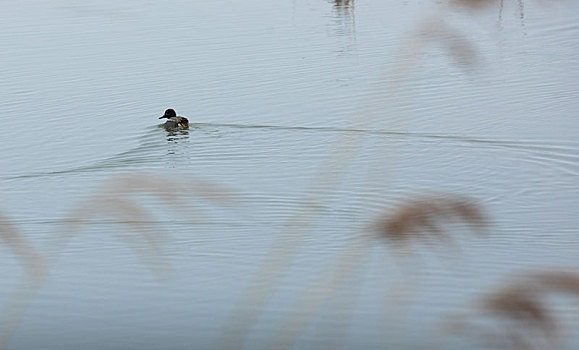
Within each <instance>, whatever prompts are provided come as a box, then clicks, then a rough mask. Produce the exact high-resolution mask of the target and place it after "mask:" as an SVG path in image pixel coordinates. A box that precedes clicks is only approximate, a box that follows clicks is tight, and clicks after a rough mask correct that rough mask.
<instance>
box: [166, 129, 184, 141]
mask: <svg viewBox="0 0 579 350" xmlns="http://www.w3.org/2000/svg"><path fill="white" fill-rule="evenodd" d="M188 139H189V130H173V131H168V132H167V141H169V142H170V143H179V142H183V141H185V140H188Z"/></svg>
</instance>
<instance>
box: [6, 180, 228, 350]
mask: <svg viewBox="0 0 579 350" xmlns="http://www.w3.org/2000/svg"><path fill="white" fill-rule="evenodd" d="M135 195H136V196H137V197H133V196H135ZM140 195H150V196H151V197H152V198H153V199H158V200H160V201H161V202H163V203H165V205H166V206H167V207H169V208H171V209H172V210H173V211H175V212H179V211H183V210H185V209H186V208H187V205H186V204H187V203H188V200H190V199H192V198H196V199H197V198H200V199H204V200H207V201H209V202H210V203H214V204H218V205H221V206H223V205H227V204H231V203H232V202H233V200H234V195H233V192H231V191H230V190H227V189H225V188H224V187H222V186H218V185H216V184H214V183H213V182H210V181H206V180H202V179H199V178H197V177H193V176H180V177H178V178H171V177H167V176H161V175H156V174H153V173H129V174H124V175H120V176H117V177H114V178H112V179H111V180H109V181H108V182H107V183H105V185H104V186H103V187H102V188H101V190H100V191H98V192H96V193H95V194H94V195H93V196H91V197H89V198H87V199H86V200H84V201H83V202H81V203H79V204H77V205H76V206H75V207H74V208H73V209H72V210H71V211H70V213H69V214H68V215H67V216H66V218H64V219H63V221H64V223H65V225H64V227H63V229H62V230H61V231H59V232H56V233H55V234H54V237H53V238H52V239H50V240H48V243H47V246H46V247H43V248H44V249H41V250H40V252H39V251H38V250H37V249H35V248H34V247H33V245H32V244H30V243H29V242H28V241H27V240H26V239H25V238H24V236H23V235H22V233H20V232H19V230H18V229H17V228H16V227H15V226H13V225H12V224H11V223H10V221H9V220H8V219H7V218H6V217H4V216H2V215H0V238H2V240H3V241H4V243H5V244H6V245H7V246H8V247H10V249H11V250H12V251H13V253H14V255H15V256H16V257H17V259H18V261H19V262H20V264H21V265H22V266H23V267H24V268H25V271H26V275H24V276H23V277H22V279H21V283H20V284H19V285H18V286H17V287H16V289H15V290H14V293H13V294H12V295H11V296H10V299H9V300H8V301H7V302H6V303H5V304H4V305H3V307H4V308H3V310H2V312H1V313H0V349H3V348H4V347H5V346H6V344H7V342H8V341H9V339H10V337H11V335H12V333H13V332H14V329H15V328H16V327H17V326H18V324H19V323H20V321H21V319H22V317H23V316H24V315H25V313H26V310H27V309H28V307H29V305H30V304H31V303H32V301H33V300H34V297H35V296H36V293H37V292H38V290H40V288H41V287H42V285H43V283H44V282H45V281H46V279H47V276H48V273H49V271H50V268H51V267H52V266H54V265H55V264H56V263H57V260H58V257H59V256H60V255H61V254H62V253H63V252H64V251H65V249H66V244H67V243H68V242H69V241H70V240H71V239H72V238H74V237H75V236H77V235H78V234H79V233H80V231H81V229H82V228H83V226H84V225H86V224H88V223H89V222H91V220H103V219H104V218H113V219H117V220H118V221H117V222H118V223H121V224H124V225H126V226H127V227H128V228H129V230H125V229H119V230H115V231H113V233H114V234H116V235H117V236H118V237H119V238H120V239H121V240H122V241H124V242H125V243H126V244H128V245H129V247H131V248H132V249H133V250H134V251H135V252H136V254H137V255H138V256H139V257H140V259H141V261H142V263H143V264H145V265H146V266H147V267H148V268H149V269H150V270H151V272H152V273H153V275H154V276H156V277H157V279H159V280H162V279H165V278H167V277H169V275H170V272H171V265H170V262H169V257H168V256H166V254H165V253H164V250H163V244H162V242H161V241H160V235H158V234H157V233H158V231H159V229H158V227H156V226H155V220H154V219H153V216H152V215H151V214H150V213H148V212H147V211H146V210H145V209H144V207H143V206H142V205H141V204H139V199H138V196H140ZM197 212H198V211H196V213H197ZM185 215H187V218H188V221H189V222H191V223H192V224H193V223H194V222H195V221H194V220H193V219H194V218H195V216H194V215H195V213H192V212H190V211H186V212H185Z"/></svg>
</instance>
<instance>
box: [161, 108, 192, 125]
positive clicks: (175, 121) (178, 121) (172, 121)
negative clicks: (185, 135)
mask: <svg viewBox="0 0 579 350" xmlns="http://www.w3.org/2000/svg"><path fill="white" fill-rule="evenodd" d="M163 118H167V121H166V122H165V124H163V127H164V128H165V129H187V128H188V127H189V120H188V119H187V118H185V117H181V116H177V113H175V110H174V109H171V108H170V109H168V110H166V111H165V114H163V116H161V117H159V119H163Z"/></svg>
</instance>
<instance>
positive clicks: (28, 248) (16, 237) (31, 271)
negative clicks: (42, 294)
mask: <svg viewBox="0 0 579 350" xmlns="http://www.w3.org/2000/svg"><path fill="white" fill-rule="evenodd" d="M0 238H1V239H2V241H3V242H4V244H5V245H7V246H8V247H9V248H10V250H12V253H13V254H14V255H15V256H16V259H17V260H18V262H19V263H20V264H21V265H22V266H23V267H24V269H25V270H26V273H27V275H28V278H29V279H30V280H31V281H34V280H39V279H41V278H42V277H43V276H44V272H45V266H44V259H43V258H42V256H41V255H40V254H39V253H38V252H37V251H36V249H35V248H34V246H33V245H32V244H30V243H29V242H28V241H27V240H26V239H25V238H24V237H23V236H22V235H21V234H20V232H19V231H18V230H17V229H16V227H14V225H12V223H11V222H10V220H9V219H8V218H7V217H5V216H4V215H2V213H0Z"/></svg>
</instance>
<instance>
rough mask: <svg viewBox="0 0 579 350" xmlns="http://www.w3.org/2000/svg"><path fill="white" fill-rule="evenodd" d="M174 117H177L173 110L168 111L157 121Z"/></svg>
mask: <svg viewBox="0 0 579 350" xmlns="http://www.w3.org/2000/svg"><path fill="white" fill-rule="evenodd" d="M176 116H177V113H175V110H174V109H168V110H166V111H165V114H163V116H162V117H159V119H163V118H167V119H170V118H174V117H176Z"/></svg>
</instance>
